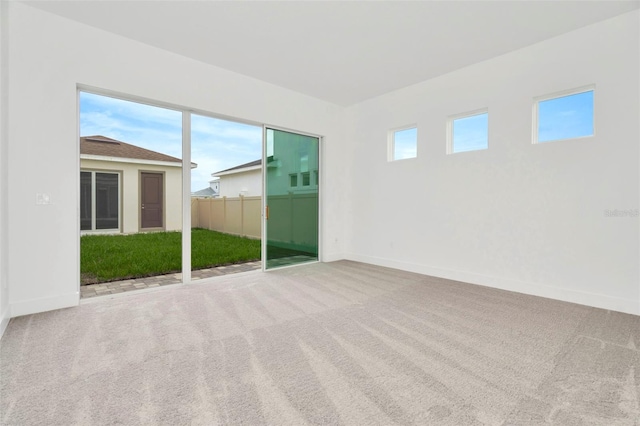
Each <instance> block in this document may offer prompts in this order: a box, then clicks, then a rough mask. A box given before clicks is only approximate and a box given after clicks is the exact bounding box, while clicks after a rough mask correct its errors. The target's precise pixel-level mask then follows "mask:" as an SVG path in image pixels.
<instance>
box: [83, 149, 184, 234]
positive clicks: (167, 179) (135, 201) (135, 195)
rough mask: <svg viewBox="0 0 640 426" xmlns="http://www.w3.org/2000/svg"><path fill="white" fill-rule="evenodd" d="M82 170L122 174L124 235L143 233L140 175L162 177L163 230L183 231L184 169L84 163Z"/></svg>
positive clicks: (133, 164)
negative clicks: (142, 173) (141, 224)
mask: <svg viewBox="0 0 640 426" xmlns="http://www.w3.org/2000/svg"><path fill="white" fill-rule="evenodd" d="M80 168H81V170H87V171H100V170H113V171H115V172H118V173H119V174H120V182H121V185H122V187H121V189H120V200H121V203H122V206H121V209H120V211H121V215H122V217H121V218H120V226H121V229H122V232H123V233H125V234H131V233H136V232H140V231H143V229H141V228H140V172H141V171H146V172H160V173H163V174H164V192H163V195H164V213H163V214H164V229H165V230H166V231H180V230H181V229H182V204H181V202H180V201H181V200H182V167H175V166H160V165H154V164H136V163H129V162H126V163H125V162H119V161H101V160H88V159H81V160H80Z"/></svg>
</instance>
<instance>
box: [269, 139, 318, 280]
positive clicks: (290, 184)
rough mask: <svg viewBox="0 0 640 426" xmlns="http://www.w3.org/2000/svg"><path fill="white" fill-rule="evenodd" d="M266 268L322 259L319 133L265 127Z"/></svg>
mask: <svg viewBox="0 0 640 426" xmlns="http://www.w3.org/2000/svg"><path fill="white" fill-rule="evenodd" d="M265 136H266V140H265V144H266V146H265V148H266V149H265V157H266V158H265V161H264V164H265V165H266V167H265V171H264V176H265V222H264V224H265V242H264V248H265V250H264V254H263V260H264V261H265V269H272V268H277V267H281V266H289V265H294V264H297V263H304V262H312V261H317V260H318V189H319V177H320V176H319V144H320V140H319V139H318V138H317V137H313V136H307V135H301V134H297V133H291V132H286V131H282V130H276V129H270V128H266V129H265Z"/></svg>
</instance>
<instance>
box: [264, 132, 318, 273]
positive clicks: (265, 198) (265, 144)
mask: <svg viewBox="0 0 640 426" xmlns="http://www.w3.org/2000/svg"><path fill="white" fill-rule="evenodd" d="M267 129H271V130H279V131H282V132H288V133H294V134H297V135H301V136H310V137H312V138H317V139H318V177H319V179H318V182H317V184H318V259H317V260H315V261H311V262H304V263H297V264H294V265H287V266H279V267H278V268H275V269H267V216H266V211H267ZM323 152H324V137H323V136H321V135H318V134H315V133H309V132H301V131H299V130H295V129H289V128H286V127H280V126H272V125H269V124H263V125H262V211H261V213H260V216H261V219H262V233H261V236H260V237H261V250H260V251H261V253H260V260H261V262H260V263H261V264H262V268H261V269H262V272H269V271H273V270H277V269H286V268H295V267H297V266H301V265H309V264H312V263H319V262H322V260H323V256H322V253H323V250H322V246H323V241H324V238H323V236H322V231H323V228H324V226H323V220H322V219H323V217H322V211H323V209H322V206H323V195H322V194H323V193H324V191H323V188H324V184H323V183H322V182H323V181H324V170H323V167H322V164H323V161H322V160H323Z"/></svg>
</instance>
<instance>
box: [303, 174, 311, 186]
mask: <svg viewBox="0 0 640 426" xmlns="http://www.w3.org/2000/svg"><path fill="white" fill-rule="evenodd" d="M309 185H311V174H310V173H309V172H304V173H302V186H309Z"/></svg>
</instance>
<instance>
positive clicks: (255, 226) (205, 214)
mask: <svg viewBox="0 0 640 426" xmlns="http://www.w3.org/2000/svg"><path fill="white" fill-rule="evenodd" d="M261 210H262V202H261V198H260V197H229V198H227V197H223V198H192V199H191V227H193V228H196V227H199V228H206V229H210V230H212V231H218V232H225V233H227V234H233V235H240V236H243V237H250V238H260V237H261V229H262V221H261V216H260V212H261Z"/></svg>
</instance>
